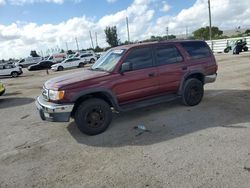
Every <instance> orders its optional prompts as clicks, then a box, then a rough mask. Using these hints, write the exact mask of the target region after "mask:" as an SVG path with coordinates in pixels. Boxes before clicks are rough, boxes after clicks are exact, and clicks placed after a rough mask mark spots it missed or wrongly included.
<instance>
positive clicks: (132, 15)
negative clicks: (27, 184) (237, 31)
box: [0, 0, 250, 59]
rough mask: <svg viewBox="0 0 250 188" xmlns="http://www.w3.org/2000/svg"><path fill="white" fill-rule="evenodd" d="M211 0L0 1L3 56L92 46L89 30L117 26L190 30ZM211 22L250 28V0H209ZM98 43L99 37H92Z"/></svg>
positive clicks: (143, 31)
mask: <svg viewBox="0 0 250 188" xmlns="http://www.w3.org/2000/svg"><path fill="white" fill-rule="evenodd" d="M207 6H208V3H207V0H185V1H184V0H0V49H1V50H0V59H3V58H5V59H7V58H10V57H12V58H13V57H16V58H19V57H26V56H28V55H29V52H30V50H37V51H38V52H41V51H42V52H43V53H46V52H47V51H48V49H52V48H53V49H54V48H63V49H66V42H67V44H68V48H69V49H76V44H75V38H76V37H77V39H78V41H79V46H80V48H89V47H91V42H90V37H89V31H91V32H92V36H93V38H95V32H96V33H97V39H98V44H99V46H101V47H105V46H108V45H107V43H106V42H105V35H104V29H105V27H106V26H114V25H116V26H117V28H118V37H119V38H120V39H121V41H125V40H127V33H126V16H127V17H128V18H129V27H130V35H131V40H142V39H146V38H148V37H150V36H151V35H165V34H166V27H168V28H169V33H170V34H175V35H178V34H184V33H185V32H186V28H188V31H189V33H191V32H192V31H194V30H195V29H197V28H199V27H202V26H206V25H208V8H207ZM211 7H212V22H213V25H215V26H218V27H220V28H221V29H234V28H236V27H238V26H241V28H242V27H244V28H250V6H249V0H240V1H238V0H211ZM94 45H95V41H94Z"/></svg>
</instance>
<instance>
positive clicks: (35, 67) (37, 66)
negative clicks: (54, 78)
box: [28, 60, 55, 71]
mask: <svg viewBox="0 0 250 188" xmlns="http://www.w3.org/2000/svg"><path fill="white" fill-rule="evenodd" d="M54 64H55V63H54V62H53V61H48V60H45V61H41V62H39V63H37V64H34V65H30V66H29V67H28V70H29V71H35V70H44V69H51V66H52V65H54Z"/></svg>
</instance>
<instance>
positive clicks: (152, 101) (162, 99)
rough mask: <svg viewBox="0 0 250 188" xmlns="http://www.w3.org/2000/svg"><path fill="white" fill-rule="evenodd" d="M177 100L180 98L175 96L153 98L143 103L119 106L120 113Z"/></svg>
mask: <svg viewBox="0 0 250 188" xmlns="http://www.w3.org/2000/svg"><path fill="white" fill-rule="evenodd" d="M178 98H180V96H178V95H176V94H171V95H165V96H160V97H154V98H151V99H146V100H143V101H139V102H133V103H129V104H125V105H122V106H120V111H123V112H124V111H129V110H133V109H137V108H143V107H147V106H152V105H156V104H160V103H166V102H170V101H173V100H176V99H178Z"/></svg>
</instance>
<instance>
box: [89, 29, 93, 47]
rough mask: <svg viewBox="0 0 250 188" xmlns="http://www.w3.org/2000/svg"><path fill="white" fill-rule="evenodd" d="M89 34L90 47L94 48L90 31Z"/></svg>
mask: <svg viewBox="0 0 250 188" xmlns="http://www.w3.org/2000/svg"><path fill="white" fill-rule="evenodd" d="M89 36H90V40H91V45H92V48H93V49H94V43H93V39H92V35H91V31H89Z"/></svg>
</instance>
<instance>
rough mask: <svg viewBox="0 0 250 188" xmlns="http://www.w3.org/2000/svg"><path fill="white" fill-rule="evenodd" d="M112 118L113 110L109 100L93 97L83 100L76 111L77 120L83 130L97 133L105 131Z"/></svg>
mask: <svg viewBox="0 0 250 188" xmlns="http://www.w3.org/2000/svg"><path fill="white" fill-rule="evenodd" d="M111 120H112V111H111V109H110V106H109V104H108V103H107V102H105V101H104V100H102V99H98V98H92V99H87V100H86V101H83V102H82V103H81V104H80V105H79V106H78V108H77V109H76V112H75V121H76V124H77V126H78V128H79V129H80V131H81V132H83V133H85V134H88V135H97V134H100V133H102V132H104V131H105V130H106V129H107V128H108V126H109V124H110V122H111Z"/></svg>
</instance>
